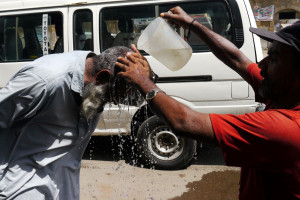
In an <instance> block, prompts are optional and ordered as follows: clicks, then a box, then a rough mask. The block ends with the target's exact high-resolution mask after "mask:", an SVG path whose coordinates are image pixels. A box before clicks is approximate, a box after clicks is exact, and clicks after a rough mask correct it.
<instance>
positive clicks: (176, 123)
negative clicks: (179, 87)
mask: <svg viewBox="0 0 300 200" xmlns="http://www.w3.org/2000/svg"><path fill="white" fill-rule="evenodd" d="M139 86H140V89H141V90H142V93H144V94H146V93H147V92H149V91H150V90H151V89H155V88H157V86H156V85H155V84H154V83H152V84H149V83H147V81H146V82H144V83H142V84H140V85H139ZM149 105H150V107H151V110H152V111H153V112H154V113H155V114H156V115H158V116H159V117H161V118H162V119H164V121H165V122H166V123H167V124H168V125H169V126H170V127H171V129H172V130H173V131H174V132H175V133H176V134H179V135H183V136H188V137H193V138H196V139H202V140H207V141H209V142H211V143H215V144H216V143H217V141H216V139H215V136H214V133H213V129H212V126H211V121H210V117H209V115H208V114H203V113H198V112H195V111H193V110H192V109H190V108H189V107H187V106H185V105H183V104H182V103H180V102H178V101H176V100H175V99H173V98H171V97H170V96H168V95H166V94H164V93H162V92H159V93H158V94H157V96H156V97H155V98H154V99H153V100H151V102H150V103H149Z"/></svg>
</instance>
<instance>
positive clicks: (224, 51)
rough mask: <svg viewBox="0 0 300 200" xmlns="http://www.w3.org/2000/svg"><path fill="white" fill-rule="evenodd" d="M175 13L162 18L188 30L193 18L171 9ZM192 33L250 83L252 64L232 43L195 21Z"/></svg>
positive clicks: (165, 14) (166, 14) (163, 14)
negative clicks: (248, 68) (249, 70)
mask: <svg viewBox="0 0 300 200" xmlns="http://www.w3.org/2000/svg"><path fill="white" fill-rule="evenodd" d="M170 11H171V12H172V13H173V14H171V13H162V14H161V17H163V18H164V19H167V20H168V21H169V23H171V24H174V25H175V26H176V27H177V28H179V27H183V28H184V29H188V27H189V25H190V23H191V22H192V21H193V18H192V17H191V16H189V15H188V14H187V13H186V12H185V11H184V10H182V9H181V8H180V7H178V6H177V7H175V8H172V9H170ZM191 31H192V32H194V33H196V34H197V35H198V36H199V37H200V38H201V39H202V40H203V41H204V42H205V44H206V45H207V46H208V47H209V49H210V50H211V51H212V53H213V54H214V55H215V56H216V57H217V58H218V59H220V60H221V61H222V62H223V63H225V64H226V65H227V66H229V67H230V68H231V69H233V70H234V71H236V72H237V73H238V74H239V75H240V76H241V77H243V79H245V80H246V81H247V82H248V77H247V75H246V74H247V67H248V66H249V65H250V64H251V63H252V62H251V61H250V60H249V59H248V58H247V57H246V56H245V55H244V54H243V53H242V52H241V51H240V50H239V49H238V48H237V47H236V46H235V45H234V44H233V43H232V42H230V41H229V40H227V39H226V38H224V37H223V36H221V35H219V34H217V33H215V32H213V31H212V30H210V29H208V28H207V27H205V26H203V25H202V24H200V23H198V22H197V21H194V23H193V25H192V26H191Z"/></svg>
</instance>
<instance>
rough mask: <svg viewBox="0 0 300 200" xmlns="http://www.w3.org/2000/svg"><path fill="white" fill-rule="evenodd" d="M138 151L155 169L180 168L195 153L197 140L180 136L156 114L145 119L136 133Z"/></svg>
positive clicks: (186, 163) (188, 161)
mask: <svg viewBox="0 0 300 200" xmlns="http://www.w3.org/2000/svg"><path fill="white" fill-rule="evenodd" d="M137 144H138V151H139V153H140V156H141V158H142V159H143V161H144V162H145V163H146V164H147V165H149V166H150V167H154V168H157V169H173V170H174V169H182V168H184V167H186V166H187V165H188V164H189V163H190V161H191V160H192V158H193V157H194V155H195V153H196V146H197V142H196V141H195V140H193V139H190V138H186V137H180V136H177V135H175V134H174V133H173V131H172V130H171V129H170V128H169V127H168V126H167V125H166V124H165V123H164V122H163V121H162V120H160V119H159V118H158V117H157V116H152V117H150V118H148V119H147V120H145V121H144V122H143V123H142V125H141V126H140V128H139V130H138V133H137Z"/></svg>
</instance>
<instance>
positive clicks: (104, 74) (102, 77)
mask: <svg viewBox="0 0 300 200" xmlns="http://www.w3.org/2000/svg"><path fill="white" fill-rule="evenodd" d="M110 74H111V71H109V70H108V69H102V70H101V71H99V72H98V73H97V76H96V84H106V83H108V81H109V78H110Z"/></svg>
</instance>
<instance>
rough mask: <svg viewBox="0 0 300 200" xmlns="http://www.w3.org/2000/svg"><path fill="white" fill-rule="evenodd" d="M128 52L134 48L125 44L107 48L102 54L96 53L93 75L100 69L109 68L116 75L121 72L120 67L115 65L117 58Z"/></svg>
mask: <svg viewBox="0 0 300 200" xmlns="http://www.w3.org/2000/svg"><path fill="white" fill-rule="evenodd" d="M127 52H133V50H132V49H130V48H128V47H124V46H115V47H111V48H108V49H106V50H105V51H103V52H102V53H101V54H100V55H96V59H94V67H93V69H92V71H91V75H92V76H96V75H97V73H98V72H99V71H101V70H103V69H108V70H110V71H111V74H112V75H113V76H115V75H116V74H117V73H118V72H119V69H118V68H116V67H115V63H116V62H117V58H118V57H125V55H126V53H127ZM112 78H113V77H112Z"/></svg>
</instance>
